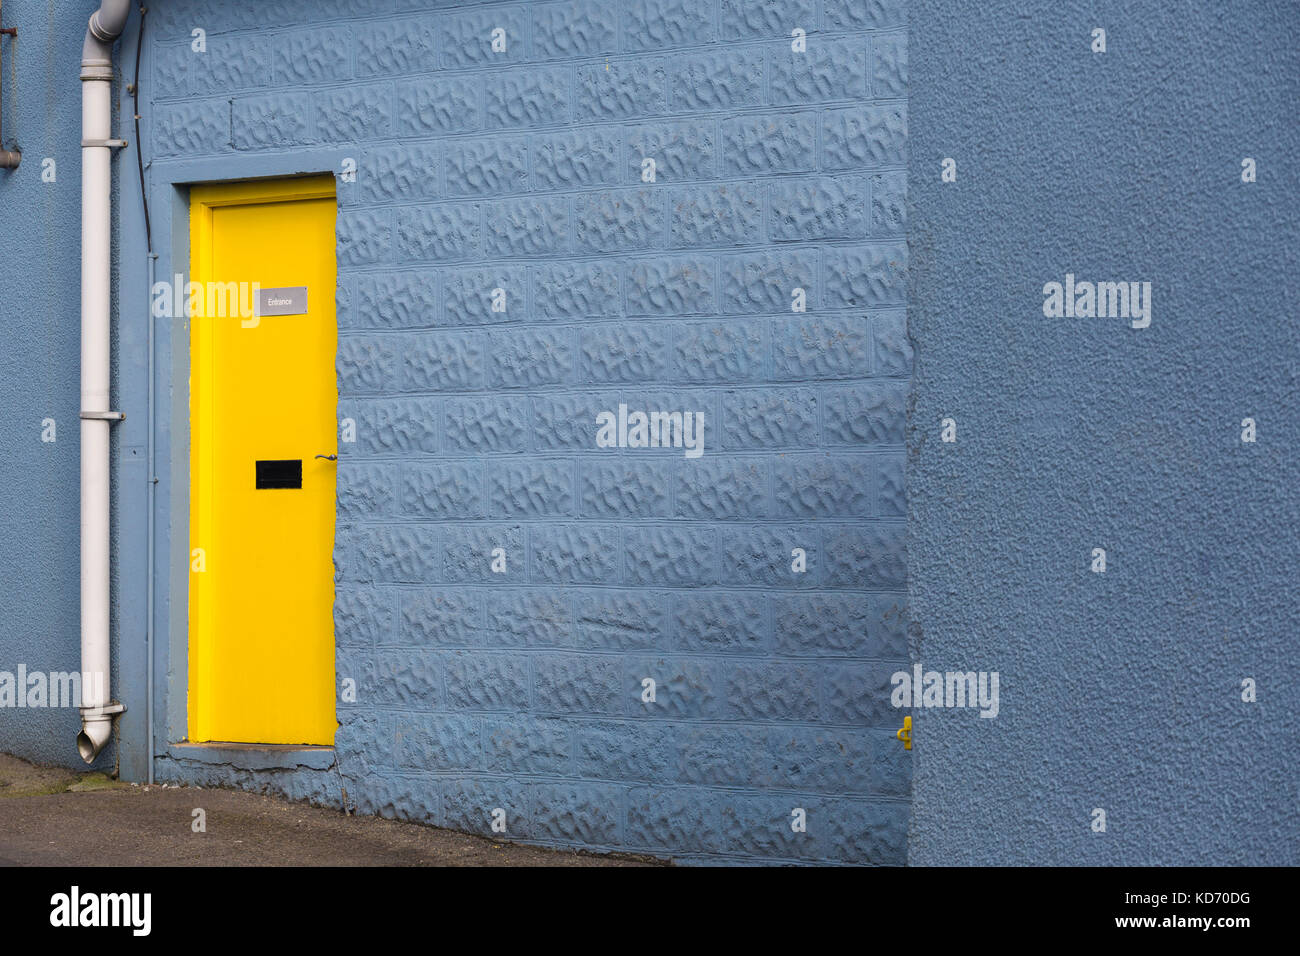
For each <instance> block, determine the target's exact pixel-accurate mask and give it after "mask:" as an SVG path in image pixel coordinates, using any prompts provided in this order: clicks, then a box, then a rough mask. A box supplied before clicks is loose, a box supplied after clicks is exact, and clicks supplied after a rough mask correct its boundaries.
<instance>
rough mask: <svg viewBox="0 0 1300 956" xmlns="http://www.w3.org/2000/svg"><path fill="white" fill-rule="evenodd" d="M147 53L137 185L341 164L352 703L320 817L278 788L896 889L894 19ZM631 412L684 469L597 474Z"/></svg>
mask: <svg viewBox="0 0 1300 956" xmlns="http://www.w3.org/2000/svg"><path fill="white" fill-rule="evenodd" d="M196 28H199V29H203V30H205V31H206V42H207V52H206V53H202V54H199V53H195V52H194V51H193V50H192V47H191V32H192V31H193V30H194V29H196ZM497 29H500V30H503V31H504V39H505V48H504V49H503V50H500V51H494V50H493V49H492V47H491V37H492V34H493V31H494V30H497ZM795 30H801V31H804V32H805V33H806V42H807V49H806V51H801V52H795V51H794V50H793V49H792V32H793V31H795ZM150 31H151V40H150V46H149V51H148V53H149V61H150V63H151V64H152V74H151V76H152V86H151V89H150V90H149V91H148V96H149V100H150V107H149V108H150V110H151V116H150V118H149V121H150V128H151V129H152V149H153V151H154V154H155V156H157V157H159V158H161V159H169V158H177V157H221V156H249V155H254V156H256V155H266V156H274V155H282V154H284V153H286V152H289V153H292V152H293V151H296V150H307V149H312V148H318V147H322V146H325V147H331V148H333V147H342V148H343V149H344V151H345V152H346V153H347V154H348V156H349V158H351V159H354V160H355V163H356V171H357V172H356V181H355V182H349V181H346V180H341V181H340V183H339V190H338V192H339V203H340V210H339V219H338V242H339V246H338V249H339V252H338V261H339V290H338V316H339V325H340V337H339V349H338V362H337V365H338V382H339V392H340V402H339V416H340V419H341V420H349V421H351V422H352V423H355V428H356V440H355V443H350V444H349V443H343V444H341V445H340V461H339V470H338V476H339V521H338V529H337V544H336V550H335V561H336V566H337V600H336V606H335V620H336V630H337V641H338V660H337V664H338V668H337V669H338V676H339V679H340V682H342V681H344V680H350V681H355V682H356V685H357V696H356V701H355V703H351V702H348V703H341V704H340V710H339V713H340V721H341V723H342V726H341V728H340V730H339V733H338V737H337V748H338V755H339V766H338V777H337V784H335V783H334V782H332V781H334V780H335V777H334V775H333V774H330V775H328V776H327V778H326V779H325V780H324V781H318V782H315V783H311V782H307V783H303V782H301V781H300V780H298V779H297V778H296V777H295V778H293V779H292V780H291V781H290V782H289V783H284V784H282V787H283V788H284V789H288V790H290V791H291V792H294V793H298V794H302V793H308V794H316V795H321V794H332V793H334V792H335V787H336V786H337V787H339V788H345V789H346V791H347V799H348V802H349V803H351V804H354V805H355V806H357V807H358V808H360V809H361V810H363V811H367V812H375V813H381V814H384V815H389V816H396V817H401V818H405V819H411V820H419V821H424V822H429V823H435V824H440V825H445V826H450V827H455V828H459V829H464V830H470V831H475V832H483V833H490V832H491V830H490V825H491V823H492V813H493V811H494V810H495V809H497V808H501V809H502V810H504V811H505V819H506V830H505V833H504V836H506V837H507V838H512V839H518V840H529V841H537V842H541V843H547V844H556V845H581V846H588V847H595V848H601V849H619V850H630V851H648V852H651V853H657V854H665V855H666V854H673V855H675V856H678V857H679V858H685V859H727V858H732V859H745V858H766V859H781V860H787V859H788V860H831V861H858V862H870V863H901V862H904V860H905V857H906V832H907V821H908V812H909V795H910V763H909V759H910V756H909V755H907V754H905V752H904V751H903V750H902V747H901V745H900V744H899V742H898V741H897V740H895V739H894V735H893V731H894V729H895V728H896V727H897V726H898V724H899V716H898V714H897V713H896V712H894V711H892V710H891V709H890V708H889V707H888V706H887V703H888V702H887V697H888V677H889V674H890V673H892V672H893V671H895V670H897V669H898V668H899V666H900V665H901V664H902V663H904V662H905V660H906V647H905V633H906V623H905V610H904V609H905V599H904V592H905V587H906V561H905V554H904V512H905V504H904V498H903V482H902V472H903V455H904V453H903V434H904V420H905V397H906V390H907V381H908V376H909V374H910V364H911V353H910V349H909V345H908V342H907V338H906V329H905V308H906V305H907V302H906V295H905V293H906V290H905V283H906V272H907V269H906V262H907V248H906V243H905V238H904V227H905V205H904V196H905V187H906V183H905V164H906V138H907V110H906V103H905V95H906V88H907V56H906V39H905V34H906V11H905V7H904V4H903V2H901V0H890V2H878V0H873V2H870V3H867V2H860V0H854V2H849V0H768V2H740V0H637V2H622V3H615V2H607V0H577V2H570V0H565V2H559V3H528V4H521V3H480V4H466V3H438V2H413V0H397V2H394V0H386V2H368V3H362V4H357V3H341V2H325V3H307V2H275V3H263V4H260V5H258V8H257V13H256V14H255V15H254V14H250V12H249V11H248V9H247V8H246V7H242V6H239V5H235V4H219V3H212V2H182V0H176V2H169V3H164V4H159V5H158V6H157V9H156V10H155V11H154V12H152V13H151V14H150ZM645 160H653V161H654V166H655V175H654V180H653V181H652V182H647V181H645V179H644V178H643V170H644V169H645ZM334 171H335V172H336V173H342V172H343V170H342V169H339V170H334ZM286 238H287V239H288V237H286ZM796 290H802V292H797V291H796ZM494 297H495V299H496V300H497V304H498V306H499V308H497V309H494V308H493V305H494ZM797 297H802V299H803V300H804V301H805V302H806V311H794V310H793V308H792V306H793V303H794V302H795V300H796V298H797ZM620 404H623V405H626V406H627V407H628V408H629V410H632V411H636V410H642V411H665V412H696V413H701V414H702V415H703V420H704V432H703V436H704V450H703V454H702V455H700V456H699V457H688V456H687V455H686V454H685V453H684V450H683V449H681V448H674V449H638V448H621V449H620V448H605V447H598V445H597V440H596V439H597V416H598V415H599V414H600V413H601V412H605V411H610V412H617V410H618V408H619V406H620ZM496 549H501V551H500V552H498V555H499V556H500V557H501V558H503V561H504V564H503V565H502V566H498V569H497V570H494V568H493V560H494V551H495V550H496ZM795 549H802V552H803V554H804V556H805V558H804V560H805V561H806V568H805V569H803V570H801V571H800V572H798V573H796V572H795V571H793V570H792V564H793V562H794V560H795V556H794V554H793V552H794V551H795ZM646 679H651V680H653V681H654V682H655V685H656V699H655V700H654V701H653V702H652V703H647V702H643V699H642V696H643V686H644V685H643V681H644V680H646ZM162 766H163V768H164V769H165V771H166V772H167V773H171V774H175V775H178V776H184V777H188V778H190V779H199V780H203V781H205V782H219V781H222V780H227V781H229V780H235V782H239V783H241V784H243V785H251V786H268V785H269V786H276V784H268V783H267V782H266V781H265V780H264V779H259V778H258V777H257V775H256V774H255V773H254V774H252V775H251V776H250V775H248V774H243V775H239V776H235V775H233V773H227V771H225V770H222V769H220V768H218V769H215V770H214V769H212V768H211V767H210V766H204V767H197V766H195V765H192V764H187V763H186V762H185V761H175V760H167V761H164V762H163V764H162ZM223 774H224V776H223ZM322 776H323V777H326V775H322ZM796 808H802V809H803V810H805V811H806V813H807V820H808V823H807V832H796V831H795V829H794V828H792V826H791V823H792V812H793V811H794V810H795V809H796Z"/></svg>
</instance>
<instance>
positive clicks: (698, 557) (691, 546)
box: [623, 525, 717, 588]
mask: <svg viewBox="0 0 1300 956" xmlns="http://www.w3.org/2000/svg"><path fill="white" fill-rule="evenodd" d="M716 550H717V544H716V541H715V534H714V532H713V531H711V530H710V529H707V528H693V527H689V526H680V525H660V526H658V527H650V528H629V529H628V530H627V531H626V532H625V533H624V535H623V564H624V566H625V567H626V569H627V580H628V583H630V584H639V585H664V586H668V587H686V588H697V587H705V586H707V585H709V584H712V583H714V581H715V580H716V577H717V566H716Z"/></svg>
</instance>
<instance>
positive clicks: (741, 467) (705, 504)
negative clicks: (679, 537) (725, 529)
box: [673, 456, 771, 521]
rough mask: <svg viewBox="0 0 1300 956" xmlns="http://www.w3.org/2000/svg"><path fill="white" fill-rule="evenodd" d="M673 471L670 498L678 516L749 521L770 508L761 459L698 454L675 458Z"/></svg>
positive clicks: (764, 515) (762, 514) (765, 515)
mask: <svg viewBox="0 0 1300 956" xmlns="http://www.w3.org/2000/svg"><path fill="white" fill-rule="evenodd" d="M676 472H677V475H676V479H675V482H674V483H675V486H676V487H675V489H674V492H673V501H674V502H675V513H676V514H677V516H678V517H679V518H697V519H702V520H709V521H718V520H726V521H735V520H751V521H752V520H755V519H760V518H765V517H767V516H768V514H769V512H770V511H771V506H770V505H769V503H768V497H769V496H768V465H767V463H766V462H765V461H760V460H758V459H753V458H750V459H737V458H732V457H730V456H727V457H717V458H714V457H702V458H701V459H699V460H697V461H682V462H678V463H677V466H676Z"/></svg>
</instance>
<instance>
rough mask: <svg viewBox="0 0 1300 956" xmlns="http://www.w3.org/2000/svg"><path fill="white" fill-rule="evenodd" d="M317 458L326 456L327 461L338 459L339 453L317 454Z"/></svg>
mask: <svg viewBox="0 0 1300 956" xmlns="http://www.w3.org/2000/svg"><path fill="white" fill-rule="evenodd" d="M316 457H317V458H324V459H325V460H326V461H338V460H339V456H338V455H317V456H316Z"/></svg>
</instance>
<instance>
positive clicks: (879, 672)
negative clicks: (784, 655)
mask: <svg viewBox="0 0 1300 956" xmlns="http://www.w3.org/2000/svg"><path fill="white" fill-rule="evenodd" d="M907 669H908V667H907V664H906V662H894V663H871V664H837V665H834V666H830V667H828V668H827V669H826V671H825V674H826V718H827V720H829V721H830V722H831V723H835V724H857V725H862V726H870V727H894V726H901V725H902V721H901V719H900V717H899V713H898V710H897V709H896V708H895V707H894V706H893V705H892V704H891V703H890V700H889V697H890V694H891V693H892V692H893V689H894V688H893V684H892V682H891V680H890V677H891V676H892V675H893V674H894V673H896V672H897V671H900V670H907ZM863 789H865V785H864V787H863Z"/></svg>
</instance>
